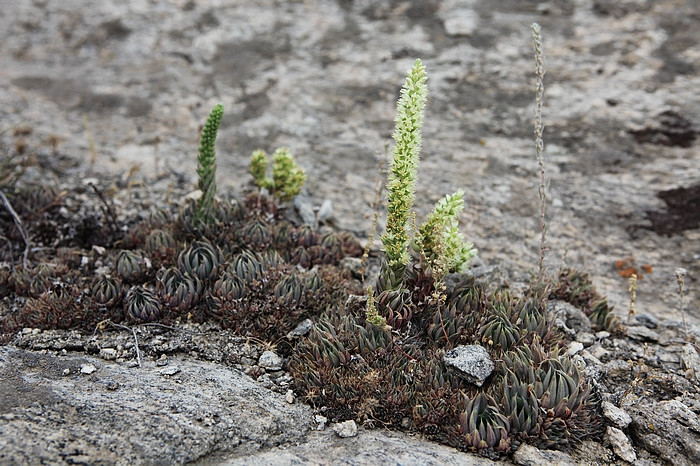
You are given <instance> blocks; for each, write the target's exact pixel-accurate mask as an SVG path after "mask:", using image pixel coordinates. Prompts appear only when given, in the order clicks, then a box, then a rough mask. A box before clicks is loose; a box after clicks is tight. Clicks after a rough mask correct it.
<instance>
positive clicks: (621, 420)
mask: <svg viewBox="0 0 700 466" xmlns="http://www.w3.org/2000/svg"><path fill="white" fill-rule="evenodd" d="M601 406H602V408H603V416H605V417H606V418H607V419H608V421H610V422H612V423H613V424H615V427H617V428H619V429H626V428H627V426H628V425H629V424H630V422H632V418H631V417H630V415H629V414H627V411H625V410H624V409H621V408H618V407H617V406H615V405H614V404H612V403H610V402H609V401H603V403H602V404H601Z"/></svg>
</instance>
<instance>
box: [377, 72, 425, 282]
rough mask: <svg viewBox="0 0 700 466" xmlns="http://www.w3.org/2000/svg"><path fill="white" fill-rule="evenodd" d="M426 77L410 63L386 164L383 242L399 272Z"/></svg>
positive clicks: (405, 252) (406, 241) (406, 242)
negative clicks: (385, 211)
mask: <svg viewBox="0 0 700 466" xmlns="http://www.w3.org/2000/svg"><path fill="white" fill-rule="evenodd" d="M427 79H428V76H427V74H426V72H425V66H423V63H422V62H421V61H420V59H419V60H416V61H415V63H414V64H413V68H411V70H409V72H408V75H407V76H406V82H405V84H404V85H403V88H402V89H401V97H400V98H399V101H398V103H397V104H396V118H395V120H394V121H395V123H396V128H395V130H394V134H393V138H394V140H395V141H396V145H395V146H394V151H393V156H392V160H391V162H390V163H389V177H388V182H387V191H388V194H387V222H386V233H385V234H384V235H383V236H382V238H381V239H382V243H383V244H384V249H385V251H386V257H387V263H388V266H389V267H390V268H391V269H394V270H399V269H400V270H401V271H403V269H404V268H405V266H406V265H407V264H408V262H409V255H408V246H409V242H410V239H409V235H408V219H409V215H410V212H411V209H412V208H413V201H414V199H415V195H416V181H417V178H418V162H419V154H420V149H421V127H422V126H423V114H424V112H425V105H426V102H427V100H428V86H427V85H426V84H425V82H426V81H427Z"/></svg>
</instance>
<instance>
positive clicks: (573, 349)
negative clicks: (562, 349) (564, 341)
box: [566, 341, 583, 356]
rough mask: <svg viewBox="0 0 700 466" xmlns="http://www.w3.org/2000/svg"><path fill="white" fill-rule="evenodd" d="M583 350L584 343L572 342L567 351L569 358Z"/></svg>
mask: <svg viewBox="0 0 700 466" xmlns="http://www.w3.org/2000/svg"><path fill="white" fill-rule="evenodd" d="M582 349H583V343H581V342H579V341H572V342H571V343H570V344H569V349H567V350H566V354H567V356H573V355H574V354H576V353H578V352H579V351H581V350H582Z"/></svg>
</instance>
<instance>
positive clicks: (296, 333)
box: [287, 319, 314, 340]
mask: <svg viewBox="0 0 700 466" xmlns="http://www.w3.org/2000/svg"><path fill="white" fill-rule="evenodd" d="M313 327H314V322H313V321H312V320H311V319H304V320H302V321H301V322H300V323H299V325H297V326H296V327H294V329H292V330H290V331H289V333H287V338H288V339H289V340H293V339H294V338H297V337H303V336H304V335H306V334H307V333H309V332H310V331H311V329H312V328H313Z"/></svg>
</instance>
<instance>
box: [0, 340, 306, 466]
mask: <svg viewBox="0 0 700 466" xmlns="http://www.w3.org/2000/svg"><path fill="white" fill-rule="evenodd" d="M171 359H172V360H173V364H171V366H170V367H172V366H174V365H175V364H176V365H177V366H178V367H180V368H182V373H181V374H179V375H178V383H177V386H176V387H173V381H172V379H169V378H166V377H162V376H161V375H160V374H159V372H158V370H157V368H156V366H155V364H154V362H153V361H152V360H144V367H143V368H141V369H129V368H127V367H125V366H124V365H121V364H116V363H105V362H104V361H103V360H101V359H98V358H95V357H92V356H85V355H76V354H73V353H69V354H67V355H61V356H58V357H57V356H53V355H51V354H41V353H36V352H31V351H25V350H21V349H17V348H14V347H9V346H4V347H0V378H2V384H3V390H2V393H0V401H1V402H0V414H10V415H11V416H12V419H8V418H5V419H4V420H3V422H0V452H1V453H0V455H2V460H1V462H3V463H8V464H26V463H34V462H45V463H57V462H61V463H64V462H65V463H71V462H83V463H86V462H87V463H106V464H136V463H163V462H166V463H169V464H182V463H188V462H192V461H195V460H197V459H199V458H202V457H205V456H207V455H209V454H211V453H213V452H219V451H220V452H223V453H226V452H232V451H237V452H245V451H254V450H258V449H259V448H260V447H265V446H268V447H271V446H273V445H280V444H285V443H297V442H299V441H300V440H301V439H303V438H304V436H305V435H306V433H307V432H308V431H309V430H310V429H311V418H312V413H311V409H310V408H309V407H308V406H305V405H303V404H299V403H295V404H293V405H290V404H288V403H286V402H285V401H284V397H283V396H282V395H279V394H276V393H273V392H270V391H268V390H264V389H263V388H261V387H260V386H259V385H258V384H257V383H255V382H254V381H252V380H251V379H250V378H249V377H247V376H245V375H243V374H242V373H241V372H239V371H237V370H232V369H231V368H229V367H225V366H222V365H218V364H215V363H212V362H208V361H203V360H196V359H188V358H183V357H180V356H171ZM97 364H99V365H100V369H99V372H98V373H99V378H96V377H95V375H93V376H91V377H84V378H81V379H80V383H76V380H78V378H79V377H81V376H80V374H79V373H77V371H75V372H72V375H69V376H67V377H64V376H62V375H61V374H62V372H63V370H64V369H65V368H70V367H76V368H78V367H81V365H82V366H85V365H93V366H94V365H97ZM37 367H41V368H42V370H41V371H37V370H36V368H37ZM28 374H32V375H31V380H28V379H27V376H28ZM110 384H111V385H110ZM116 388H118V390H117V389H116ZM174 388H175V389H174ZM193 400H196V403H194V402H193ZM236 438H238V440H237V441H236V440H235V439H236ZM240 438H244V439H245V440H240Z"/></svg>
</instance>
